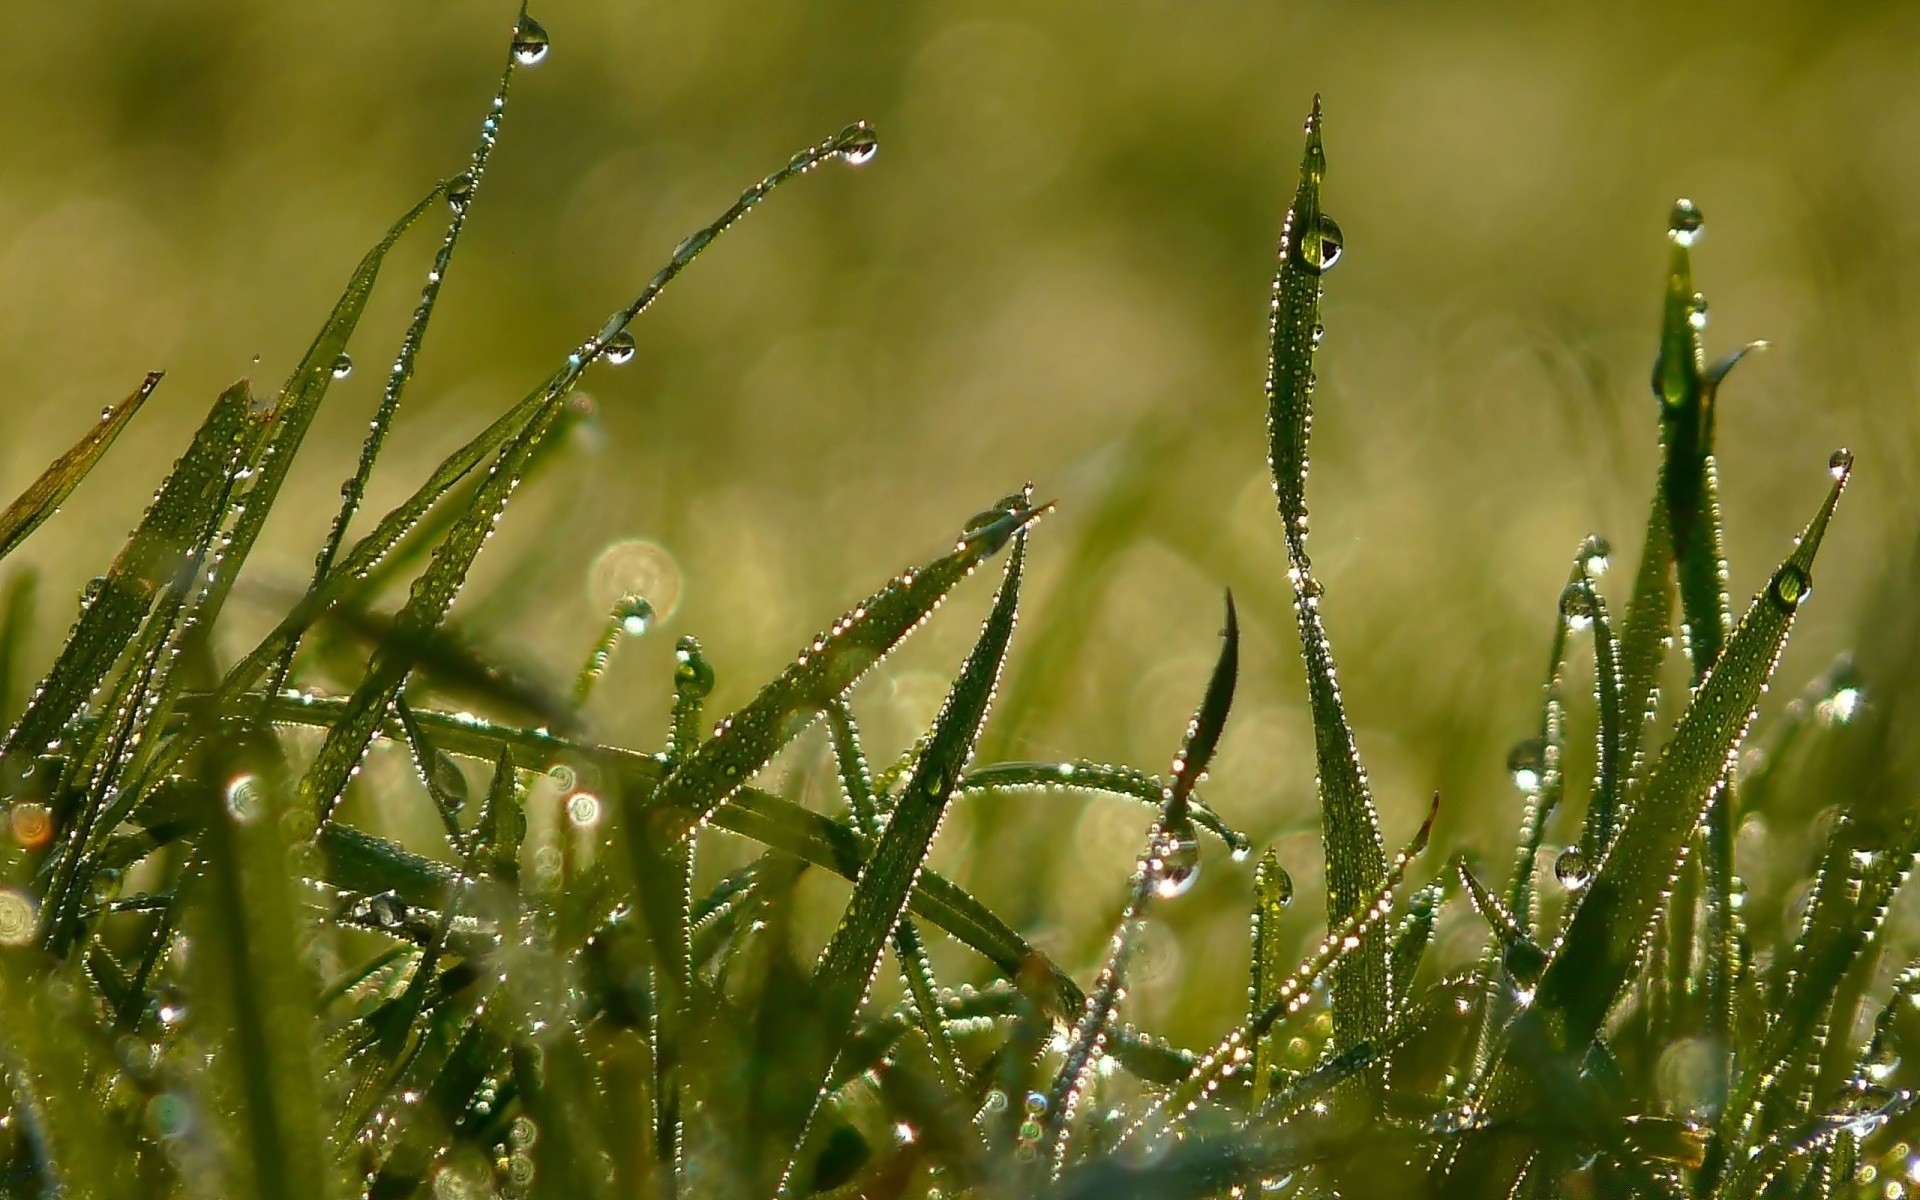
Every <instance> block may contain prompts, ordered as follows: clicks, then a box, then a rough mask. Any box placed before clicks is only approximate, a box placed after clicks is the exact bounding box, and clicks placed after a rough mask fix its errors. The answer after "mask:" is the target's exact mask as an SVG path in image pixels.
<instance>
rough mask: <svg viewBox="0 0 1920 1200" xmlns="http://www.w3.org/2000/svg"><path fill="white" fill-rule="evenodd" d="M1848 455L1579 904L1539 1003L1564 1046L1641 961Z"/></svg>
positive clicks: (1804, 585)
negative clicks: (1684, 847)
mask: <svg viewBox="0 0 1920 1200" xmlns="http://www.w3.org/2000/svg"><path fill="white" fill-rule="evenodd" d="M1850 466H1851V458H1850V457H1849V458H1846V459H1842V458H1840V457H1837V456H1836V458H1835V459H1834V462H1833V475H1834V481H1833V487H1832V489H1831V490H1830V491H1829V492H1828V494H1827V498H1826V501H1825V502H1824V503H1823V504H1822V505H1821V507H1820V510H1819V512H1818V513H1816V514H1815V515H1814V518H1813V520H1812V521H1811V522H1810V523H1809V524H1808V525H1807V528H1806V530H1805V531H1804V532H1803V533H1802V534H1801V536H1800V539H1799V543H1798V545H1796V547H1795V548H1794V551H1793V553H1792V554H1790V555H1788V556H1787V559H1786V561H1784V562H1783V563H1781V565H1780V567H1779V568H1778V569H1777V570H1776V571H1775V572H1774V573H1773V577H1772V579H1771V580H1770V582H1769V583H1768V585H1767V587H1766V588H1765V590H1764V591H1763V592H1762V593H1761V594H1760V595H1759V596H1757V597H1755V599H1754V601H1753V604H1752V605H1751V606H1750V607H1749V608H1748V610H1747V615H1746V617H1745V618H1744V619H1743V620H1742V621H1741V623H1740V627H1739V628H1738V629H1737V630H1735V632H1734V636H1733V637H1732V639H1731V640H1730V641H1729V643H1728V647H1727V651H1726V653H1725V654H1723V655H1722V656H1721V660H1720V662H1719V664H1718V665H1716V667H1715V669H1714V671H1713V673H1712V674H1710V675H1709V676H1708V677H1707V680H1706V682H1705V683H1704V684H1702V685H1701V687H1700V688H1699V690H1698V691H1697V692H1696V693H1695V695H1694V698H1693V703H1692V704H1690V705H1689V706H1688V708H1687V711H1686V714H1685V715H1684V716H1683V717H1682V718H1681V720H1680V724H1679V727H1678V728H1677V729H1676V730H1675V731H1674V735H1673V738H1672V740H1671V741H1670V742H1669V743H1668V744H1667V747H1666V748H1665V750H1664V751H1663V752H1662V753H1661V756H1660V758H1659V761H1657V762H1656V763H1655V764H1654V766H1653V769H1652V770H1651V771H1649V772H1648V775H1647V778H1646V779H1645V781H1644V782H1643V783H1642V784H1641V785H1640V787H1639V788H1638V789H1637V799H1636V800H1635V802H1634V804H1633V806H1632V811H1631V812H1630V813H1629V814H1628V816H1627V819H1626V823H1625V825H1624V826H1623V827H1622V828H1621V830H1620V834H1619V836H1618V837H1617V838H1616V839H1615V841H1614V845H1613V848H1612V849H1611V850H1610V851H1609V852H1608V854H1607V857H1606V860H1605V861H1604V862H1603V863H1601V864H1600V866H1599V870H1598V873H1597V874H1596V875H1595V876H1594V878H1593V880H1592V882H1591V883H1589V884H1588V885H1587V888H1586V890H1585V893H1584V895H1583V896H1582V898H1581V900H1580V904H1579V907H1578V908H1577V909H1576V910H1575V911H1574V914H1573V918H1572V920H1571V921H1570V922H1569V924H1568V927H1567V931H1566V934H1565V936H1564V937H1563V939H1562V940H1561V943H1560V946H1559V949H1558V951H1557V953H1555V955H1554V956H1553V960H1552V961H1551V962H1550V963H1549V964H1548V966H1547V969H1546V972H1545V974H1544V975H1543V977H1542V978H1541V981H1540V990H1539V996H1538V1002H1537V1003H1536V1004H1535V1005H1534V1007H1533V1009H1532V1010H1531V1013H1532V1014H1533V1015H1536V1016H1538V1017H1540V1018H1541V1019H1544V1020H1546V1021H1548V1022H1549V1024H1550V1026H1551V1027H1552V1028H1553V1029H1554V1035H1555V1039H1556V1041H1557V1043H1558V1045H1559V1047H1560V1048H1561V1049H1562V1050H1566V1051H1570V1052H1582V1051H1584V1048H1585V1047H1586V1046H1587V1045H1588V1044H1589V1043H1590V1042H1591V1041H1592V1040H1593V1038H1594V1037H1595V1035H1597V1034H1598V1032H1599V1030H1600V1026H1601V1024H1602V1022H1603V1021H1604V1020H1605V1018H1606V1014H1607V1012H1608V1011H1609V1010H1610V1009H1611V1008H1612V1007H1613V1004H1614V1002H1615V1000H1616V999H1617V998H1618V997H1619V994H1620V991H1621V989H1622V988H1623V987H1625V986H1626V983H1627V981H1628V979H1629V978H1630V977H1631V975H1632V973H1633V970H1634V967H1635V966H1636V965H1637V964H1638V963H1639V961H1640V958H1641V952H1642V950H1643V948H1644V945H1645V942H1646V939H1647V936H1648V934H1649V932H1650V930H1651V929H1652V927H1653V924H1654V921H1655V919H1656V917H1657V916H1658V914H1659V911H1660V906H1661V905H1662V903H1663V902H1664V897H1665V895H1666V892H1667V889H1668V887H1669V886H1670V885H1671V882H1672V879H1673V875H1674V872H1675V870H1676V869H1677V867H1678V864H1679V861H1680V854H1681V849H1682V847H1683V845H1684V843H1685V841H1686V839H1687V837H1688V835H1689V834H1690V833H1691V832H1692V830H1693V828H1694V826H1695V825H1696V824H1697V823H1698V821H1699V819H1700V816H1701V814H1702V812H1703V811H1704V809H1705V807H1706V804H1707V800H1708V798H1709V796H1710V795H1711V793H1712V791H1713V789H1714V788H1715V786H1716V785H1717V783H1718V782H1719V780H1720V779H1721V777H1722V775H1723V773H1724V772H1725V771H1726V769H1727V764H1728V762H1729V761H1730V757H1731V756H1732V755H1733V754H1735V753H1736V752H1737V750H1738V747H1739V744H1740V740H1741V738H1742V737H1743V736H1744V734H1745V732H1746V729H1747V726H1748V724H1749V722H1750V721H1751V720H1752V717H1753V709H1754V705H1755V704H1756V703H1758V701H1759V698H1760V693H1761V689H1762V688H1763V687H1764V686H1765V684H1766V681H1767V679H1768V677H1769V676H1770V675H1771V674H1772V672H1773V667H1774V664H1775V663H1776V662H1777V661H1778V658H1779V655H1780V650H1781V648H1782V647H1783V646H1784V645H1785V644H1786V638H1787V632H1788V630H1789V629H1790V628H1791V627H1792V625H1793V616H1794V611H1795V609H1796V608H1797V607H1798V606H1799V604H1800V603H1801V601H1803V600H1804V599H1805V597H1806V595H1807V592H1808V590H1809V588H1810V584H1811V581H1812V570H1813V559H1814V555H1815V553H1816V552H1817V551H1818V550H1819V548H1820V540H1821V538H1822V537H1823V536H1824V535H1825V534H1826V529H1827V524H1828V522H1829V520H1831V518H1832V516H1833V509H1834V506H1835V505H1836V504H1838V503H1839V500H1840V493H1841V491H1842V489H1843V488H1844V487H1845V484H1846V479H1847V474H1848V468H1849V467H1850Z"/></svg>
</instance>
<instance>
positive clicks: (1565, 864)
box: [1553, 846, 1593, 892]
mask: <svg viewBox="0 0 1920 1200" xmlns="http://www.w3.org/2000/svg"><path fill="white" fill-rule="evenodd" d="M1553 877H1554V878H1555V879H1558V880H1559V881H1560V886H1561V887H1563V888H1566V889H1567V890H1568V891H1570V892H1577V891H1579V890H1580V889H1581V888H1583V887H1585V886H1587V881H1588V880H1589V879H1592V878H1593V868H1592V867H1590V866H1588V865H1587V856H1586V855H1584V854H1582V853H1580V847H1578V846H1568V847H1567V848H1566V849H1565V850H1562V851H1561V852H1560V857H1558V858H1556V859H1554V860H1553Z"/></svg>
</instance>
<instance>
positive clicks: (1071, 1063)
mask: <svg viewBox="0 0 1920 1200" xmlns="http://www.w3.org/2000/svg"><path fill="white" fill-rule="evenodd" d="M1239 675H1240V623H1239V618H1238V616H1237V615H1236V614H1235V612H1234V609H1233V593H1232V592H1228V593H1227V598H1226V626H1225V628H1224V629H1223V630H1222V632H1221V638H1220V656H1219V658H1218V659H1216V660H1215V662H1214V665H1213V671H1212V673H1211V674H1210V675H1209V676H1208V678H1207V688H1206V691H1205V692H1204V693H1203V694H1202V695H1201V698H1200V705H1199V707H1198V708H1197V709H1195V710H1194V715H1193V719H1192V720H1191V721H1189V722H1187V728H1186V731H1185V733H1184V734H1183V735H1182V737H1181V739H1180V749H1179V750H1178V751H1177V752H1176V753H1175V754H1174V758H1173V772H1172V775H1171V776H1170V777H1169V779H1168V781H1167V787H1166V795H1165V799H1164V800H1163V802H1162V804H1163V807H1162V809H1161V813H1160V817H1159V819H1158V820H1157V821H1155V822H1154V826H1153V828H1152V829H1151V830H1149V831H1148V833H1147V846H1146V849H1145V850H1143V851H1142V852H1141V854H1140V857H1139V859H1138V860H1137V862H1136V863H1135V865H1134V870H1133V878H1132V880H1131V881H1130V883H1129V895H1128V897H1127V902H1126V907H1125V909H1124V910H1123V911H1122V912H1121V914H1120V920H1119V923H1118V925H1117V926H1116V928H1115V930H1114V934H1113V938H1112V941H1111V943H1110V946H1111V949H1110V950H1109V952H1108V954H1107V960H1106V962H1105V963H1104V964H1103V965H1102V966H1101V968H1100V974H1099V976H1098V977H1097V978H1096V979H1095V980H1094V985H1093V990H1092V991H1091V992H1089V993H1088V994H1087V1004H1086V1010H1085V1011H1084V1012H1082V1013H1081V1014H1080V1018H1079V1020H1078V1021H1076V1022H1075V1024H1074V1028H1073V1034H1072V1036H1071V1038H1069V1039H1068V1042H1067V1049H1066V1053H1065V1055H1064V1056H1063V1057H1062V1058H1061V1061H1060V1069H1059V1071H1058V1072H1056V1073H1055V1075H1054V1077H1053V1083H1052V1085H1051V1086H1050V1087H1048V1089H1047V1092H1046V1107H1045V1108H1044V1109H1043V1110H1042V1112H1041V1114H1040V1115H1041V1120H1042V1124H1041V1127H1040V1137H1039V1138H1038V1139H1037V1144H1036V1145H1035V1146H1034V1151H1035V1161H1036V1163H1037V1164H1038V1165H1039V1166H1043V1167H1044V1168H1045V1169H1046V1170H1047V1171H1048V1172H1049V1173H1050V1175H1051V1176H1052V1178H1054V1179H1058V1178H1059V1176H1060V1172H1061V1170H1062V1168H1063V1167H1064V1166H1065V1165H1066V1153H1067V1142H1068V1139H1069V1138H1070V1137H1071V1135H1072V1132H1073V1124H1074V1116H1075V1114H1076V1110H1077V1108H1078V1106H1079V1101H1080V1096H1081V1094H1082V1093H1083V1092H1085V1090H1086V1088H1087V1085H1088V1084H1089V1083H1091V1082H1092V1079H1093V1074H1094V1068H1095V1066H1096V1065H1097V1063H1098V1060H1099V1057H1100V1054H1101V1052H1102V1051H1103V1049H1104V1048H1105V1045H1106V1040H1107V1031H1108V1030H1109V1029H1110V1028H1111V1027H1112V1025H1113V1023H1114V1020H1115V1018H1116V1017H1117V1016H1118V1012H1119V1005H1120V999H1121V996H1122V995H1123V989H1124V987H1125V983H1126V972H1127V968H1128V966H1129V965H1130V964H1129V961H1128V960H1129V958H1130V956H1131V954H1132V950H1133V944H1134V942H1135V940H1136V939H1137V937H1138V934H1139V929H1140V926H1141V925H1142V924H1143V923H1144V921H1145V919H1146V914H1147V909H1148V907H1149V906H1150V905H1151V904H1152V903H1153V901H1154V900H1156V899H1171V898H1173V897H1175V896H1178V895H1180V894H1182V893H1183V892H1185V891H1186V890H1187V889H1188V888H1190V887H1192V886H1193V880H1194V877H1195V875H1196V874H1197V873H1198V872H1199V870H1200V844H1199V842H1198V841H1197V840H1196V839H1195V837H1194V833H1193V819H1192V817H1190V816H1189V815H1188V812H1187V807H1188V799H1189V797H1190V796H1191V795H1192V792H1193V788H1194V785H1195V783H1196V782H1198V780H1199V778H1200V777H1201V776H1202V775H1204V774H1205V773H1206V770H1207V766H1208V764H1209V763H1211V762H1212V760H1213V752H1214V750H1215V749H1216V748H1217V747H1218V746H1219V744H1220V734H1221V732H1222V731H1223V730H1224V729H1225V728H1226V724H1227V714H1228V712H1229V711H1230V710H1231V709H1232V707H1233V693H1234V688H1235V686H1236V684H1237V683H1238V681H1239Z"/></svg>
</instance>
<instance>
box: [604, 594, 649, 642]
mask: <svg viewBox="0 0 1920 1200" xmlns="http://www.w3.org/2000/svg"><path fill="white" fill-rule="evenodd" d="M613 615H614V616H615V617H616V618H617V619H618V620H619V622H620V628H621V630H622V631H623V632H625V633H626V635H627V636H628V637H639V636H640V635H641V634H643V633H645V632H646V631H647V629H648V628H649V627H650V626H651V625H652V624H653V605H652V604H649V603H648V602H647V598H646V597H645V596H622V597H621V598H620V600H619V602H618V603H617V604H615V605H614V607H613Z"/></svg>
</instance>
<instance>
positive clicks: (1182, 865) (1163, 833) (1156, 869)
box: [1148, 821, 1200, 900]
mask: <svg viewBox="0 0 1920 1200" xmlns="http://www.w3.org/2000/svg"><path fill="white" fill-rule="evenodd" d="M1148 867H1149V870H1150V871H1151V872H1152V875H1153V881H1152V887H1153V894H1154V895H1156V896H1158V897H1160V898H1161V899H1163V900H1170V899H1172V898H1173V897H1175V896H1179V895H1183V894H1185V893H1186V892H1187V891H1189V890H1190V889H1192V887H1193V882H1194V880H1196V879H1198V878H1199V877H1200V841H1199V839H1198V838H1196V837H1195V836H1194V832H1193V823H1192V822H1190V821H1181V822H1177V823H1176V824H1174V825H1172V826H1170V827H1168V828H1166V829H1162V830H1160V831H1158V832H1157V833H1155V834H1154V841H1153V850H1152V853H1151V861H1150V863H1149V864H1148Z"/></svg>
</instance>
